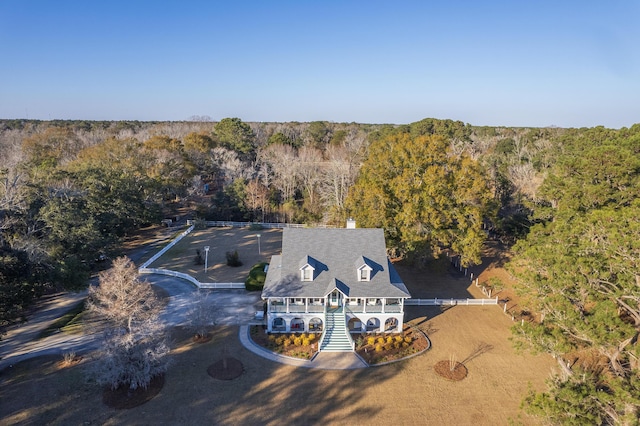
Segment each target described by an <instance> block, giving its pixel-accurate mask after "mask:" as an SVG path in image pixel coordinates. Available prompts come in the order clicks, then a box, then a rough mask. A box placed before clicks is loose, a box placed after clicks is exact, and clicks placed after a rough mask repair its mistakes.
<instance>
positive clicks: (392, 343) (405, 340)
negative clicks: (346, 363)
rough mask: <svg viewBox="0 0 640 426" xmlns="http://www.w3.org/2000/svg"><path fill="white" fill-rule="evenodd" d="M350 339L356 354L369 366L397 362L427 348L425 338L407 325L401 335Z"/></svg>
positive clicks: (370, 335)
mask: <svg viewBox="0 0 640 426" xmlns="http://www.w3.org/2000/svg"><path fill="white" fill-rule="evenodd" d="M352 337H353V338H354V340H355V343H356V352H357V353H358V355H360V356H361V357H362V358H363V359H364V360H365V361H367V362H368V363H369V364H379V363H383V362H389V361H395V360H399V359H402V358H405V357H408V356H411V355H414V354H417V353H419V352H422V351H423V350H425V349H427V348H428V347H429V341H428V340H427V338H426V336H425V335H424V334H423V333H422V332H421V331H419V330H416V329H414V328H412V327H410V326H408V325H405V326H404V330H403V331H402V333H375V334H371V333H369V334H366V333H362V334H360V335H358V336H357V337H356V336H355V335H352Z"/></svg>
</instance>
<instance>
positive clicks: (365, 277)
mask: <svg viewBox="0 0 640 426" xmlns="http://www.w3.org/2000/svg"><path fill="white" fill-rule="evenodd" d="M367 261H368V259H367V258H366V257H364V256H359V257H358V259H356V262H355V266H356V273H357V277H358V281H371V271H373V268H372V267H371V266H370V265H369V262H367Z"/></svg>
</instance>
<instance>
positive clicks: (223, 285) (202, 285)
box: [138, 268, 244, 289]
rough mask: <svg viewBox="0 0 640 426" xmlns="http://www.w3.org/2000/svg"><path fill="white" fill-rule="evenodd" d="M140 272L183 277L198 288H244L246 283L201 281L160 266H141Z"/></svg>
mask: <svg viewBox="0 0 640 426" xmlns="http://www.w3.org/2000/svg"><path fill="white" fill-rule="evenodd" d="M138 272H139V273H141V274H160V275H169V276H170V277H177V278H182V279H183V280H187V281H189V282H190V283H192V284H194V285H195V286H196V287H198V288H210V289H244V283H201V282H200V281H198V280H196V279H195V278H193V277H192V276H191V275H188V274H183V273H182V272H177V271H171V270H169V269H158V268H140V269H138Z"/></svg>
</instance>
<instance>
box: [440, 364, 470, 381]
mask: <svg viewBox="0 0 640 426" xmlns="http://www.w3.org/2000/svg"><path fill="white" fill-rule="evenodd" d="M451 364H452V362H451V361H439V362H437V363H436V365H434V366H433V369H434V370H435V372H436V373H438V375H439V376H441V377H444V378H445V379H447V380H451V381H452V382H459V381H460V380H462V379H464V378H465V377H467V367H465V366H464V364H462V363H460V362H453V368H451Z"/></svg>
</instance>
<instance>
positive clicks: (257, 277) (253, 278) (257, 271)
mask: <svg viewBox="0 0 640 426" xmlns="http://www.w3.org/2000/svg"><path fill="white" fill-rule="evenodd" d="M265 266H267V263H266V262H260V263H256V264H255V265H253V268H251V271H249V276H248V277H247V279H246V280H245V282H244V288H245V289H247V291H262V287H264V281H265V279H266V278H267V273H266V272H264V268H265Z"/></svg>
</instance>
